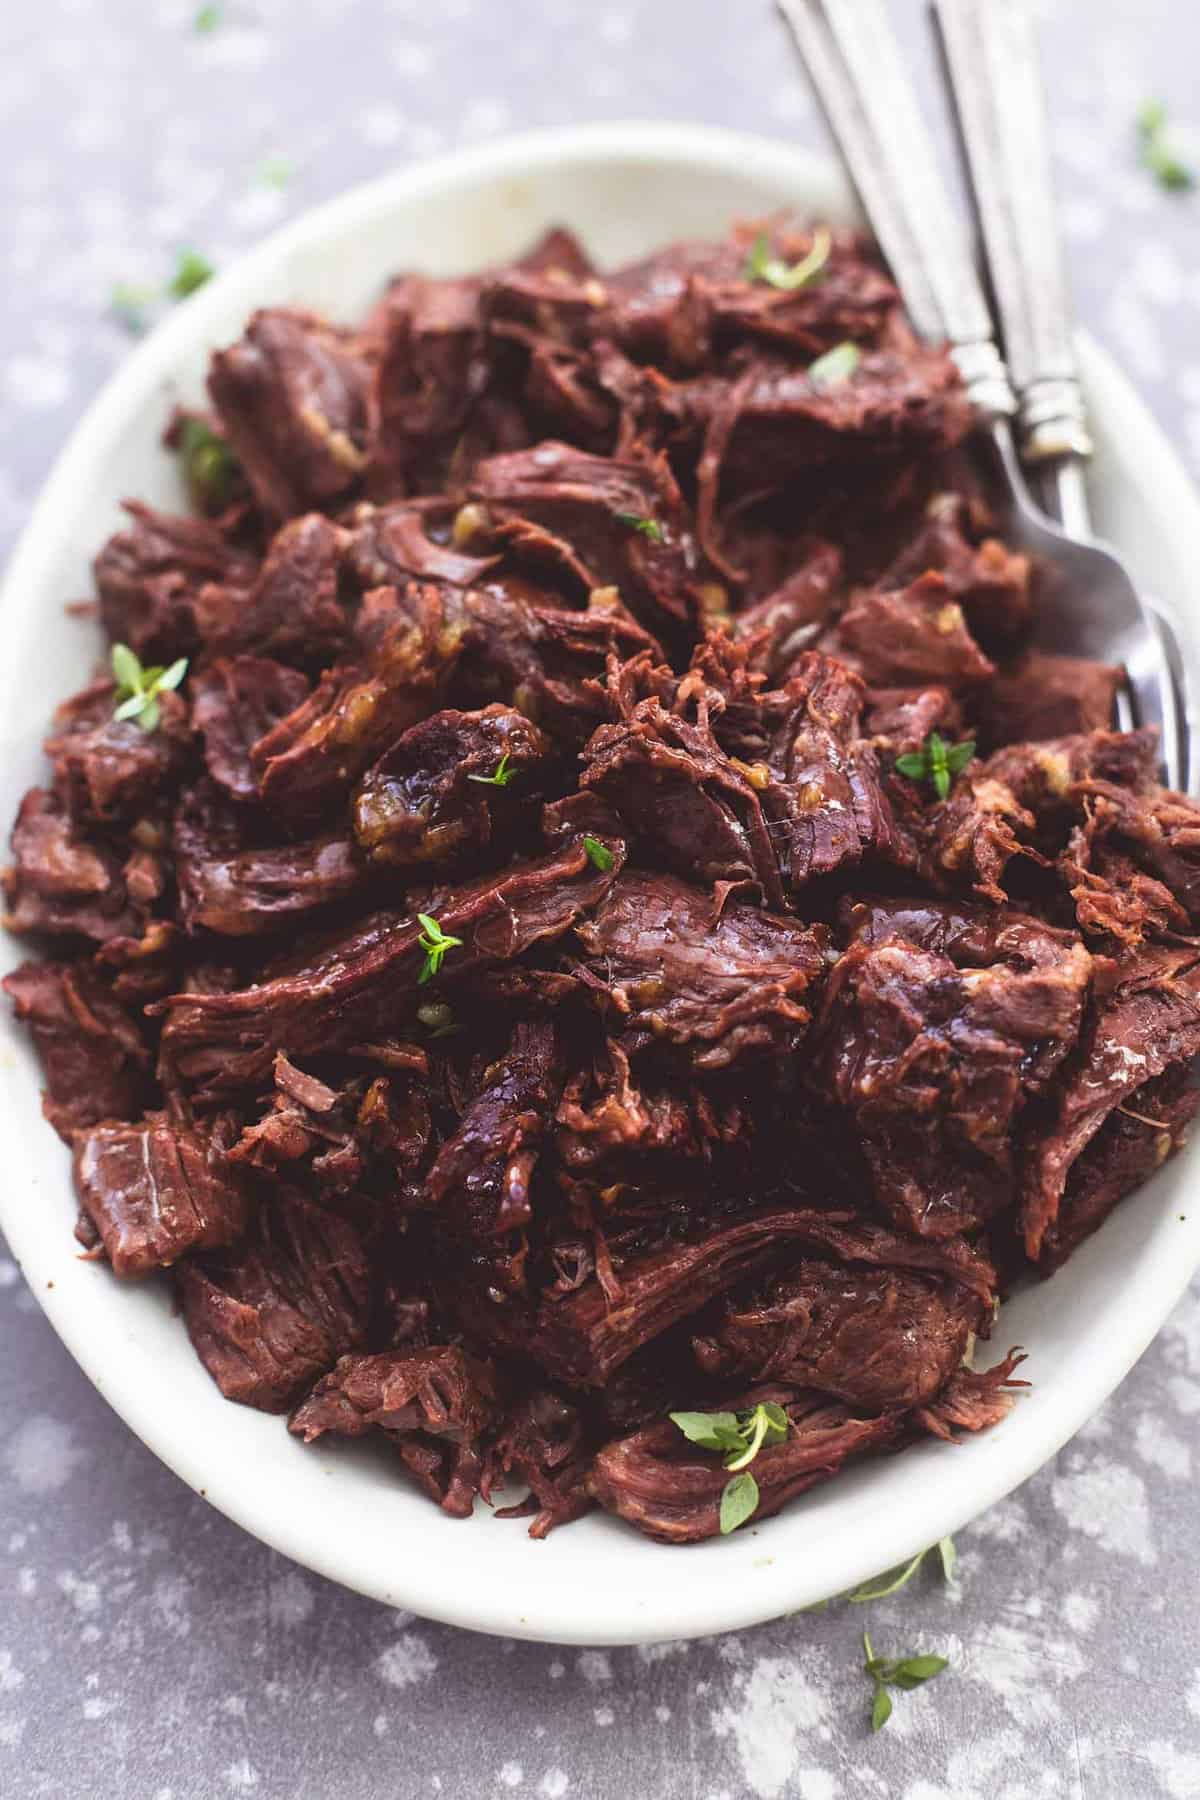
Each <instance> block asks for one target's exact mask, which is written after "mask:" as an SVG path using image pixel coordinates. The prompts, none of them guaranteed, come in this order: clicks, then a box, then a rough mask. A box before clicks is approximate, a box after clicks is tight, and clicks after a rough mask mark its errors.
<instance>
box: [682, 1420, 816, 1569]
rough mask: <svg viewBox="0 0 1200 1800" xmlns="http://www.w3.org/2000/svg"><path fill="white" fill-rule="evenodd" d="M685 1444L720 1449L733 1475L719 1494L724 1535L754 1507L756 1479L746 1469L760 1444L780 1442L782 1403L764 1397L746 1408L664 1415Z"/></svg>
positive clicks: (782, 1434)
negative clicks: (779, 1404)
mask: <svg viewBox="0 0 1200 1800" xmlns="http://www.w3.org/2000/svg"><path fill="white" fill-rule="evenodd" d="M667 1416H668V1417H669V1419H670V1421H671V1423H672V1425H674V1426H675V1427H676V1429H677V1430H679V1431H682V1433H683V1435H684V1437H685V1438H686V1439H687V1441H688V1443H689V1444H696V1445H698V1446H699V1447H700V1449H701V1450H721V1451H723V1452H724V1462H725V1467H726V1468H727V1469H728V1470H729V1472H730V1474H731V1475H732V1477H733V1479H732V1480H731V1481H727V1482H726V1484H725V1490H724V1492H723V1493H722V1495H721V1535H722V1537H728V1535H729V1533H730V1532H731V1531H736V1530H737V1528H738V1526H739V1525H744V1524H745V1522H746V1520H747V1519H749V1518H752V1517H753V1515H754V1513H755V1512H757V1510H758V1483H757V1481H756V1480H755V1479H754V1477H753V1475H751V1474H750V1472H749V1465H750V1464H751V1463H752V1462H753V1461H754V1459H755V1457H756V1456H757V1455H758V1453H759V1451H760V1450H761V1449H762V1447H763V1445H764V1444H781V1443H782V1442H783V1440H784V1438H786V1436H787V1434H788V1427H789V1420H788V1416H787V1414H786V1413H785V1412H784V1410H783V1408H782V1406H777V1405H776V1404H775V1402H774V1401H773V1400H768V1401H766V1402H764V1403H762V1404H760V1405H758V1406H754V1407H751V1408H750V1409H749V1410H748V1411H747V1412H736V1413H732V1412H715V1413H701V1412H673V1413H669V1414H668V1415H667Z"/></svg>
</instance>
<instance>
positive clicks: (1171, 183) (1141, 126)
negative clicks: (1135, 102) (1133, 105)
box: [1137, 100, 1196, 191]
mask: <svg viewBox="0 0 1200 1800" xmlns="http://www.w3.org/2000/svg"><path fill="white" fill-rule="evenodd" d="M1137 132H1138V143H1139V147H1140V155H1141V160H1142V166H1143V168H1146V169H1149V171H1150V173H1151V174H1152V175H1153V177H1154V179H1155V180H1156V181H1157V182H1158V185H1159V186H1160V187H1164V188H1168V189H1170V190H1172V191H1178V190H1180V189H1182V188H1190V187H1194V186H1195V184H1196V173H1195V170H1194V169H1192V168H1190V167H1189V166H1188V164H1187V163H1185V162H1183V161H1182V160H1181V158H1180V157H1179V156H1177V155H1176V154H1175V152H1174V150H1172V148H1171V141H1170V133H1169V131H1168V127H1167V109H1166V107H1165V106H1164V105H1163V103H1162V101H1161V100H1147V101H1145V102H1144V104H1143V105H1141V106H1140V107H1139V108H1138V115H1137Z"/></svg>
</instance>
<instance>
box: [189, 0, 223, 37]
mask: <svg viewBox="0 0 1200 1800" xmlns="http://www.w3.org/2000/svg"><path fill="white" fill-rule="evenodd" d="M224 12H225V8H224V7H223V6H202V7H201V8H200V10H199V11H198V12H197V14H196V16H195V18H194V19H193V20H192V30H193V31H195V32H198V33H199V35H200V36H201V37H207V36H208V34H209V32H210V31H215V30H216V29H217V26H218V25H219V24H220V23H221V19H222V17H223V15H224Z"/></svg>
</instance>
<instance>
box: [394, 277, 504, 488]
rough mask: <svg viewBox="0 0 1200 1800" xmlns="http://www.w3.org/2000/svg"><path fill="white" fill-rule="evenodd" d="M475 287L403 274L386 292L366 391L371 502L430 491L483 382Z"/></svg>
mask: <svg viewBox="0 0 1200 1800" xmlns="http://www.w3.org/2000/svg"><path fill="white" fill-rule="evenodd" d="M479 297H480V283H479V281H478V280H477V279H475V278H474V277H470V278H468V279H466V280H450V281H431V280H428V279H426V278H425V277H424V276H421V275H411V276H408V277H407V278H406V279H404V280H402V281H399V282H396V283H395V284H394V285H393V286H392V287H391V289H390V290H389V292H388V295H387V303H386V311H385V315H384V326H383V348H382V352H381V355H380V358H379V364H378V368H377V369H376V371H375V376H374V383H373V393H372V408H371V411H372V430H371V441H370V459H369V465H368V467H369V483H370V490H371V492H372V494H373V495H375V496H376V497H377V498H392V497H393V496H400V495H404V494H420V493H438V492H442V491H444V489H445V486H446V484H447V481H448V479H449V478H450V476H451V472H452V471H451V463H452V459H453V456H454V451H455V447H456V446H457V444H458V443H459V442H460V441H461V439H462V437H463V434H464V432H465V431H466V430H467V429H468V426H469V424H470V421H471V417H472V414H473V413H474V412H475V411H476V410H477V408H478V405H479V402H480V400H481V398H482V395H483V390H484V388H485V387H486V386H487V383H488V365H487V361H486V359H485V357H484V353H483V352H484V345H483V329H482V320H481V317H480V308H479Z"/></svg>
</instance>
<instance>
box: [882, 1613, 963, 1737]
mask: <svg viewBox="0 0 1200 1800" xmlns="http://www.w3.org/2000/svg"><path fill="white" fill-rule="evenodd" d="M863 1650H864V1652H865V1653H866V1658H867V1660H866V1662H865V1663H864V1664H863V1673H864V1674H865V1675H869V1676H870V1677H871V1680H872V1681H873V1682H874V1684H875V1692H874V1697H873V1699H872V1701H871V1730H872V1731H881V1730H882V1729H883V1727H884V1726H885V1725H886V1724H887V1722H888V1720H889V1719H890V1718H891V1716H892V1696H891V1695H890V1694H889V1693H888V1691H887V1690H888V1688H890V1687H896V1688H903V1689H905V1690H911V1689H912V1688H918V1687H920V1686H921V1685H922V1684H923V1683H924V1682H926V1681H932V1680H933V1677H934V1676H935V1675H940V1674H941V1672H942V1670H943V1669H944V1668H946V1667H947V1666H948V1661H949V1659H948V1658H947V1657H945V1656H896V1657H891V1656H876V1654H875V1652H874V1650H873V1649H872V1648H871V1640H870V1637H869V1636H868V1635H867V1633H866V1632H865V1631H864V1632H863Z"/></svg>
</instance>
